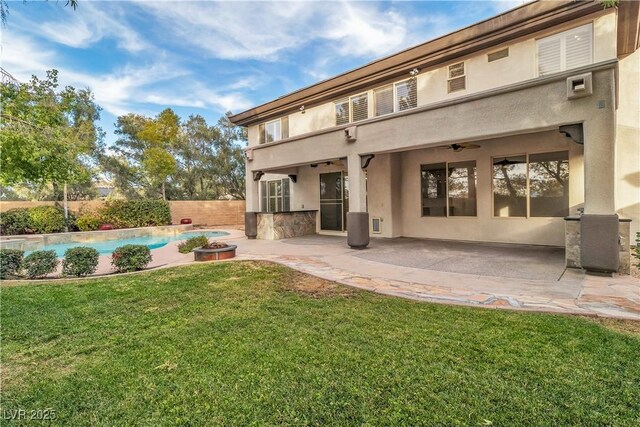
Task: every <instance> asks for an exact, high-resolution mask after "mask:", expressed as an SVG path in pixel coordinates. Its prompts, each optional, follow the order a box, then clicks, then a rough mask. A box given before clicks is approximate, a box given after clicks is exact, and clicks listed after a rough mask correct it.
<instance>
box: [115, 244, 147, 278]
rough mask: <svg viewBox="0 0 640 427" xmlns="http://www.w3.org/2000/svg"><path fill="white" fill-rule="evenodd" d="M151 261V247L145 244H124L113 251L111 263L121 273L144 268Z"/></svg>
mask: <svg viewBox="0 0 640 427" xmlns="http://www.w3.org/2000/svg"><path fill="white" fill-rule="evenodd" d="M150 262H151V249H149V248H148V247H147V246H145V245H124V246H120V247H119V248H117V249H116V250H115V251H113V254H112V258H111V265H112V266H113V267H114V268H115V269H116V271H117V272H119V273H126V272H130V271H137V270H143V269H144V268H145V267H146V266H147V265H148V264H149V263H150Z"/></svg>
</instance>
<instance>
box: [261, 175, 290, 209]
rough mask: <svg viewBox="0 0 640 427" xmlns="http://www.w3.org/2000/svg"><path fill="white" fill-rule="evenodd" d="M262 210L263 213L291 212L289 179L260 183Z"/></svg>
mask: <svg viewBox="0 0 640 427" xmlns="http://www.w3.org/2000/svg"><path fill="white" fill-rule="evenodd" d="M260 209H261V211H262V212H288V211H290V210H291V196H290V190H289V178H284V179H276V180H272V181H260Z"/></svg>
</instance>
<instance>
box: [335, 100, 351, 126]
mask: <svg viewBox="0 0 640 427" xmlns="http://www.w3.org/2000/svg"><path fill="white" fill-rule="evenodd" d="M335 105H336V126H340V125H345V124H347V123H349V100H348V99H345V100H342V101H338V102H336V104H335Z"/></svg>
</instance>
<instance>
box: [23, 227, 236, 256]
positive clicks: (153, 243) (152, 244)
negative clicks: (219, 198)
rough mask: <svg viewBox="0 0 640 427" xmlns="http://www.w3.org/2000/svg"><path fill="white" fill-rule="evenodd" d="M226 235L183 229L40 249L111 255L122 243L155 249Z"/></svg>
mask: <svg viewBox="0 0 640 427" xmlns="http://www.w3.org/2000/svg"><path fill="white" fill-rule="evenodd" d="M228 235H229V233H226V232H224V231H197V230H196V231H183V232H180V233H177V234H171V235H150V236H137V237H129V238H126V239H113V240H101V241H96V242H69V243H55V244H51V245H45V246H44V247H42V250H45V251H49V250H55V251H56V255H57V256H58V257H59V258H62V257H63V256H64V253H65V251H66V250H67V249H69V248H75V247H78V246H85V247H89V248H94V249H97V250H98V252H99V253H100V255H111V254H112V253H113V251H114V250H116V248H119V247H120V246H124V245H145V246H147V247H148V248H149V249H157V248H161V247H163V246H165V245H166V244H167V243H169V242H172V241H175V240H186V239H188V238H190V237H196V236H206V237H209V238H215V237H222V236H228ZM30 252H31V251H29V252H26V253H25V255H28V254H29V253H30Z"/></svg>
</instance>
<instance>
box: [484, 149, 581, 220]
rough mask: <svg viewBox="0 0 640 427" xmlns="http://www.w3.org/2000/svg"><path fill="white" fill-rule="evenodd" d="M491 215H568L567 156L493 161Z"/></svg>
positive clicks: (517, 157)
mask: <svg viewBox="0 0 640 427" xmlns="http://www.w3.org/2000/svg"><path fill="white" fill-rule="evenodd" d="M493 214H494V216H497V217H527V216H529V217H564V216H566V215H568V214H569V154H568V152H566V151H561V152H554V153H542V154H531V155H529V156H526V155H519V156H507V157H498V158H494V159H493Z"/></svg>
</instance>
